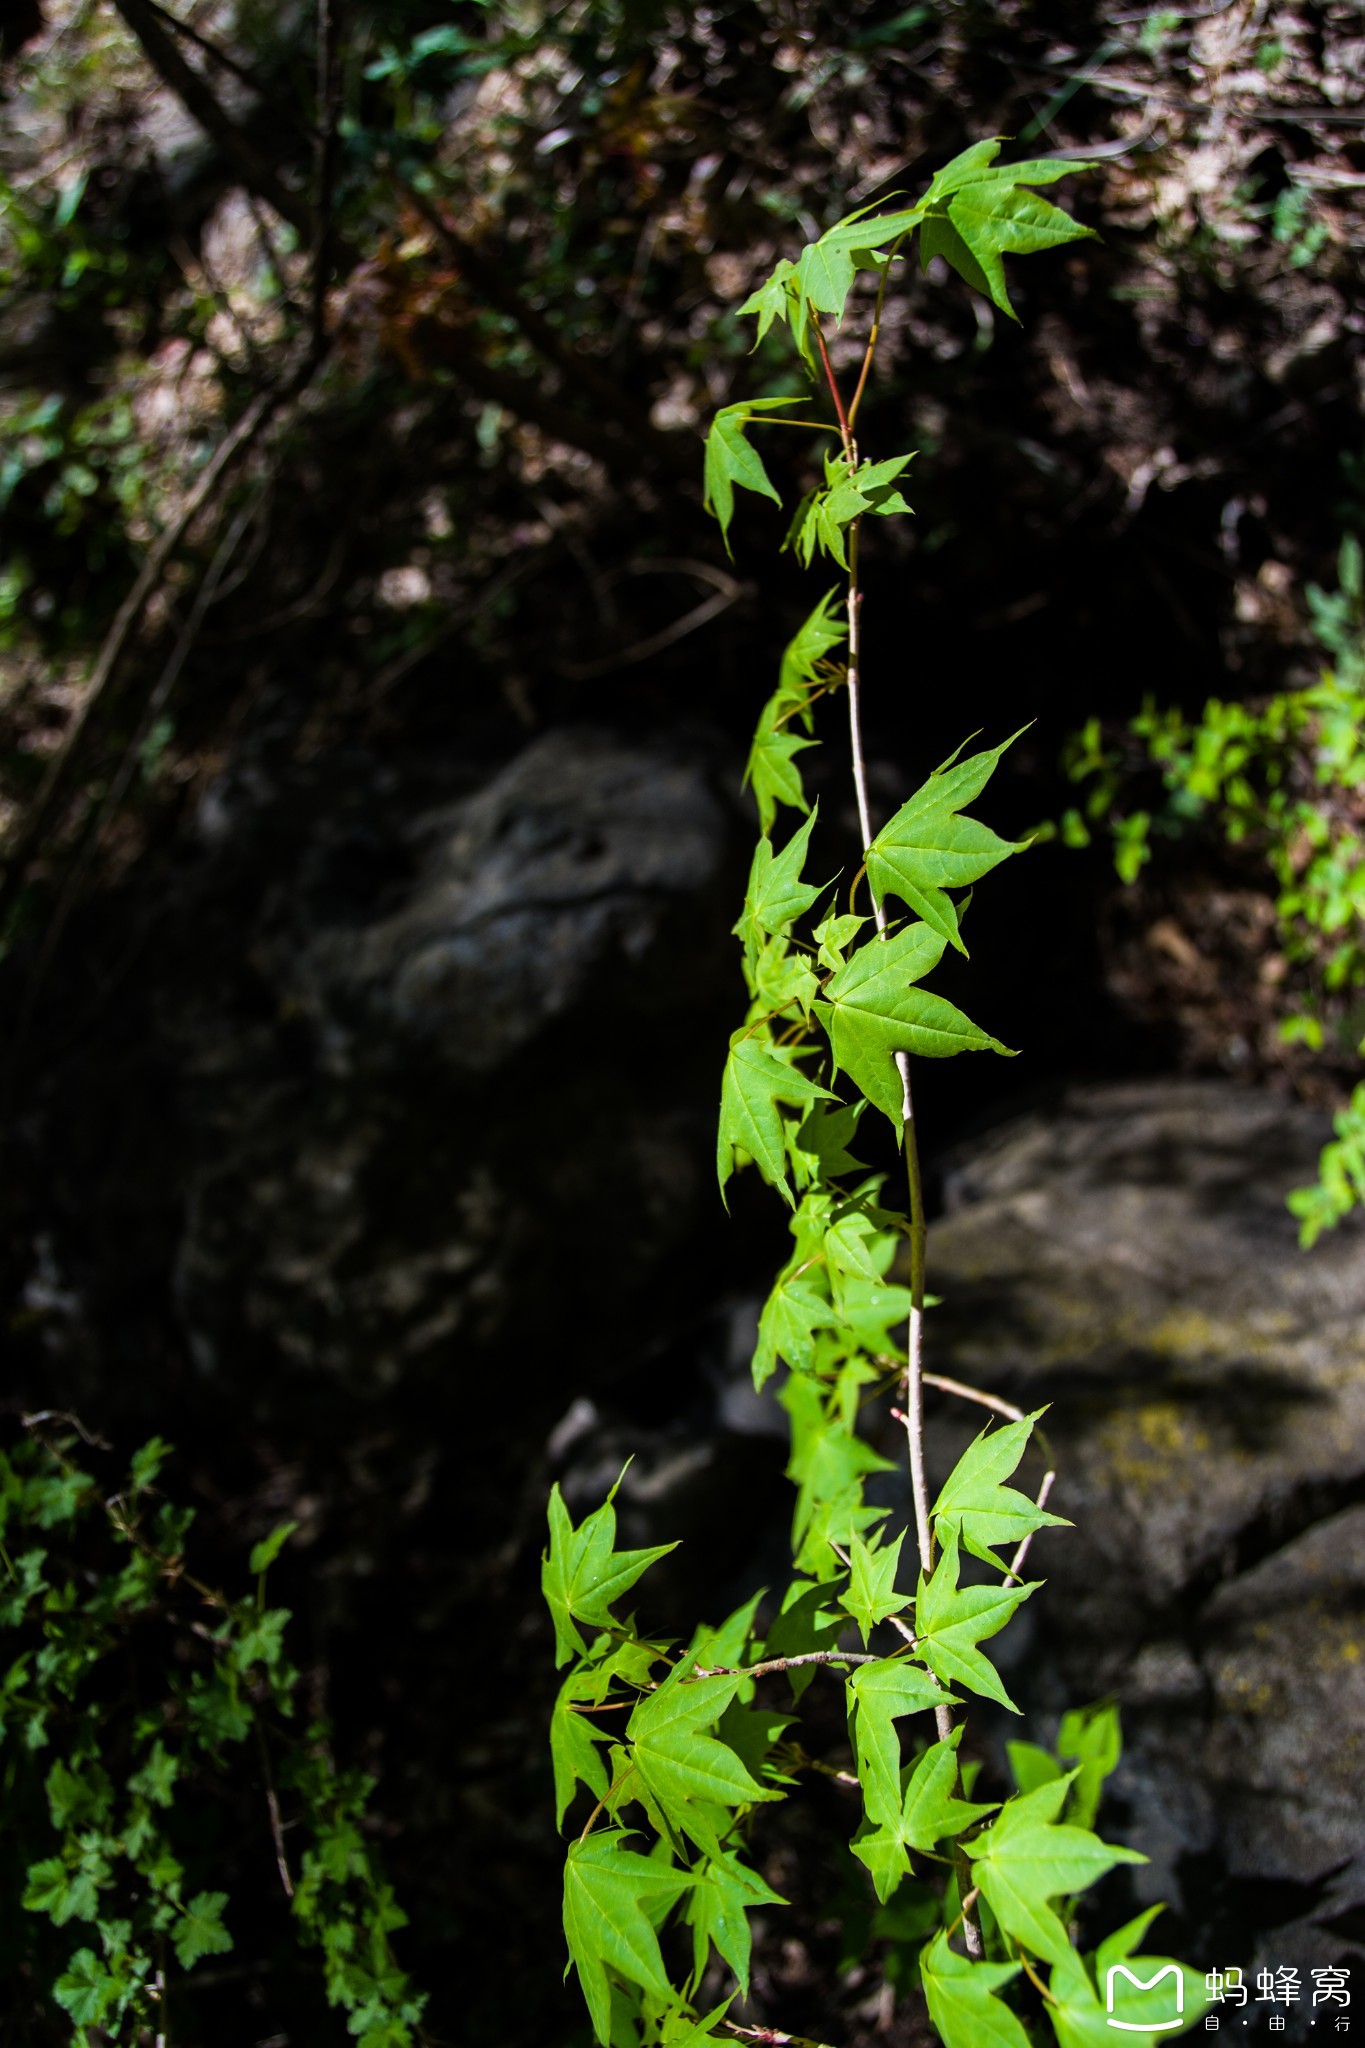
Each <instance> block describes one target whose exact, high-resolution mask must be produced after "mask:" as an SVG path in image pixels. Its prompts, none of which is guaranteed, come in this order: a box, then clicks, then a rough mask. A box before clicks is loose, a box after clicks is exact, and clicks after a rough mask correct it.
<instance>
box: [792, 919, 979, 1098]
mask: <svg viewBox="0 0 1365 2048" xmlns="http://www.w3.org/2000/svg"><path fill="white" fill-rule="evenodd" d="M943 948H944V940H943V938H942V937H941V935H940V934H939V933H937V932H934V931H931V930H930V928H929V926H928V925H927V924H912V925H907V926H906V927H905V928H904V929H903V930H902V931H899V932H896V933H895V934H894V935H893V936H892V937H891V938H890V939H872V940H869V942H868V943H867V944H866V945H865V946H860V947H859V949H858V951H857V952H856V953H854V954H852V955H851V957H850V958H849V959H848V960H847V961H846V962H845V964H844V965H843V966H842V967H841V968H840V969H839V970H838V972H837V973H836V974H835V975H833V977H832V978H831V979H830V980H829V981H828V982H826V984H825V989H824V995H823V998H822V1000H821V1001H819V1002H817V1003H815V1004H814V1005H813V1008H814V1010H815V1014H816V1016H817V1017H818V1018H819V1019H820V1022H821V1024H822V1025H823V1026H824V1028H825V1031H826V1032H827V1033H828V1035H829V1042H830V1050H831V1051H832V1052H833V1054H834V1063H835V1066H836V1067H837V1068H839V1069H840V1070H841V1071H842V1072H844V1073H846V1074H847V1075H848V1076H849V1078H850V1080H852V1081H853V1082H854V1083H855V1084H856V1085H857V1086H858V1087H859V1088H860V1089H861V1090H862V1092H863V1094H864V1095H865V1096H866V1097H867V1099H868V1101H869V1102H870V1103H872V1105H873V1107H874V1108H876V1109H879V1110H880V1111H881V1112H882V1114H883V1116H886V1117H889V1118H890V1120H891V1123H892V1125H893V1127H894V1128H895V1130H896V1132H897V1135H899V1133H900V1129H901V1109H902V1093H901V1082H900V1076H899V1074H898V1073H897V1072H896V1068H895V1055H896V1053H898V1052H907V1053H914V1054H917V1055H919V1056H920V1057H921V1058H925V1059H946V1058H949V1057H950V1056H951V1055H952V1054H953V1053H958V1052H978V1051H987V1050H989V1051H991V1052H999V1053H1004V1054H1005V1055H1006V1056H1007V1057H1012V1055H1011V1054H1010V1052H1009V1047H1008V1046H1004V1045H1001V1043H1000V1041H999V1039H996V1038H992V1037H991V1036H990V1035H989V1033H988V1032H985V1031H982V1030H981V1029H980V1028H979V1026H977V1025H975V1024H973V1023H972V1021H971V1019H970V1018H968V1017H964V1016H963V1014H962V1012H961V1011H960V1010H958V1009H955V1008H954V1007H953V1005H952V1004H951V1003H949V1002H945V1001H944V999H943V998H942V996H935V995H930V994H929V993H928V992H927V991H926V990H924V989H920V988H916V987H915V986H914V984H915V983H916V982H918V981H919V980H920V978H921V977H922V976H923V975H925V974H927V973H928V972H929V970H930V969H931V968H932V967H935V966H937V964H938V962H939V960H940V959H941V958H942V957H943Z"/></svg>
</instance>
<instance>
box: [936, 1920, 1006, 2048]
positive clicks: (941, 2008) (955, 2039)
mask: <svg viewBox="0 0 1365 2048" xmlns="http://www.w3.org/2000/svg"><path fill="white" fill-rule="evenodd" d="M919 1967H920V1976H921V1978H922V1979H923V1983H924V1996H925V1998H926V2000H927V2001H928V2005H929V2017H930V2019H931V2020H932V2021H933V2023H934V2026H935V2028H936V2029H937V2031H938V2035H939V2038H940V2040H941V2041H942V2042H943V2048H1030V2044H1029V2037H1028V2035H1027V2034H1026V2033H1025V2032H1024V2029H1023V2027H1022V2025H1021V2024H1020V2022H1019V2021H1018V2019H1017V2018H1016V2017H1015V2015H1014V2014H1013V2013H1012V2012H1011V2011H1010V2009H1009V2007H1008V2006H1007V2005H1006V2004H1005V2003H1004V2002H1003V2000H1001V1999H999V1998H997V1997H996V1995H995V1994H996V1992H997V1991H998V1990H999V1989H1000V1987H1001V1985H1002V1984H1008V1983H1009V1982H1010V1980H1011V1979H1012V1978H1014V1977H1017V1976H1018V1975H1019V1970H1020V1965H1019V1964H1018V1963H976V1962H968V1960H967V1958H966V1956H959V1955H955V1954H954V1952H953V1950H952V1949H950V1948H949V1946H948V1937H947V1935H946V1934H940V1935H939V1936H938V1938H937V1940H936V1941H932V1942H930V1943H928V1944H927V1945H926V1946H925V1948H924V1949H923V1950H922V1951H921V1954H920V1962H919Z"/></svg>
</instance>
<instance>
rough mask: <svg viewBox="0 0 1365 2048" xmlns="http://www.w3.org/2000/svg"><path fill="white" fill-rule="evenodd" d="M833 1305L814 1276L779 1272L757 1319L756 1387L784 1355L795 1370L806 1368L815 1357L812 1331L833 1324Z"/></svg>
mask: <svg viewBox="0 0 1365 2048" xmlns="http://www.w3.org/2000/svg"><path fill="white" fill-rule="evenodd" d="M834 1319H835V1318H834V1308H833V1305H832V1303H831V1302H830V1299H829V1296H828V1295H827V1294H822V1293H821V1291H820V1289H819V1287H818V1286H816V1284H815V1281H814V1279H812V1278H803V1277H802V1276H801V1275H799V1274H796V1273H792V1272H790V1271H788V1272H783V1273H779V1275H778V1277H777V1282H776V1284H775V1286H774V1287H773V1291H772V1293H771V1294H770V1295H769V1296H768V1299H767V1301H766V1302H765V1303H764V1305H763V1313H762V1315H761V1316H760V1317H759V1319H758V1343H757V1345H756V1346H755V1347H754V1357H753V1379H754V1386H755V1387H756V1388H758V1389H762V1387H763V1386H764V1385H765V1384H766V1382H767V1381H768V1380H770V1379H771V1378H772V1376H773V1374H774V1373H775V1372H776V1370H777V1365H778V1360H779V1359H782V1358H785V1359H786V1361H787V1363H788V1365H789V1366H791V1368H792V1370H793V1371H794V1372H809V1370H810V1368H811V1366H812V1364H813V1363H814V1360H815V1332H816V1331H817V1330H825V1329H829V1328H831V1327H832V1325H833V1323H834Z"/></svg>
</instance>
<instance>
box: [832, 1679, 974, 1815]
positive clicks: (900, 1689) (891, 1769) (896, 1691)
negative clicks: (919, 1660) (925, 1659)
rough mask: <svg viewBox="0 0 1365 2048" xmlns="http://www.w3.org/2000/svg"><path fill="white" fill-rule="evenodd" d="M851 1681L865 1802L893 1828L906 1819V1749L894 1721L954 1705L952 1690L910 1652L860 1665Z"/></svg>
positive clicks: (856, 1748)
mask: <svg viewBox="0 0 1365 2048" xmlns="http://www.w3.org/2000/svg"><path fill="white" fill-rule="evenodd" d="M847 1686H848V1706H849V1714H850V1716H851V1718H852V1722H853V1747H854V1753H855V1755H856V1756H857V1759H858V1781H859V1783H860V1784H861V1786H862V1788H863V1806H864V1809H865V1810H866V1813H867V1817H868V1819H869V1820H870V1821H871V1822H872V1823H873V1825H874V1826H878V1827H888V1826H889V1827H892V1828H894V1827H896V1826H897V1824H898V1823H899V1821H900V1818H901V1750H900V1737H899V1736H898V1735H897V1733H896V1727H895V1723H896V1721H897V1720H898V1719H899V1717H900V1716H901V1715H902V1714H917V1713H920V1712H922V1711H923V1710H924V1709H925V1708H926V1707H944V1706H949V1705H951V1704H953V1695H952V1694H951V1693H947V1692H945V1691H944V1690H943V1689H942V1687H941V1686H939V1685H937V1684H936V1683H935V1681H934V1680H933V1679H932V1678H931V1677H930V1675H929V1673H928V1672H927V1671H925V1670H923V1669H922V1668H921V1666H920V1665H918V1664H913V1663H911V1662H910V1661H909V1660H908V1659H907V1658H905V1657H884V1658H883V1659H882V1660H881V1662H880V1663H877V1664H860V1665H859V1666H858V1669H857V1670H856V1671H854V1672H853V1673H852V1674H851V1675H850V1677H849V1678H848V1680H847Z"/></svg>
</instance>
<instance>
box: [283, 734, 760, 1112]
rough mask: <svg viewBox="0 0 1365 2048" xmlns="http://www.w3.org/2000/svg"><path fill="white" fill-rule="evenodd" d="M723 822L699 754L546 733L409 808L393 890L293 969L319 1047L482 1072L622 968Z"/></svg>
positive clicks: (713, 860)
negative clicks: (462, 789)
mask: <svg viewBox="0 0 1365 2048" xmlns="http://www.w3.org/2000/svg"><path fill="white" fill-rule="evenodd" d="M724 833H725V821H724V817H723V814H722V812H721V808H720V805H719V803H718V802H717V799H716V797H715V796H714V794H713V793H712V790H711V788H710V786H709V784H708V781H707V778H706V775H705V773H704V770H703V768H702V766H701V764H700V763H699V762H697V761H695V760H688V759H686V758H679V757H677V756H670V755H668V754H665V753H663V752H662V751H661V750H660V749H658V748H657V747H655V748H642V747H631V746H629V745H625V744H623V743H621V742H620V741H618V740H615V739H612V738H610V737H608V736H606V735H604V734H600V733H593V732H582V731H580V732H574V731H560V732H552V733H548V734H546V735H545V736H544V737H543V738H542V739H539V740H536V741H535V742H533V744H532V745H530V746H529V747H527V749H526V751H525V752H524V753H522V754H520V755H518V756H517V758H516V759H515V760H514V761H512V762H511V763H510V764H509V765H508V766H507V767H506V768H504V769H503V770H502V772H501V773H500V774H498V775H496V776H495V777H494V778H493V780H492V781H491V782H490V783H489V784H488V785H487V786H486V787H485V788H484V789H481V790H479V791H478V792H477V794H475V795H473V796H470V797H465V798H462V799H461V800H459V801H458V802H455V803H453V804H449V805H447V806H445V807H444V808H442V809H440V810H438V811H436V812H433V813H429V814H428V815H427V816H426V817H424V818H422V819H420V820H419V821H418V824H417V826H416V828H415V831H414V837H415V838H416V839H417V841H418V843H419V844H421V845H422V846H424V848H425V854H424V858H423V859H422V862H421V865H420V867H419V869H418V872H417V874H416V875H415V877H414V878H413V880H412V882H411V884H410V886H409V887H408V888H407V889H406V891H405V893H404V897H403V900H402V901H401V902H399V903H398V904H396V905H394V906H392V907H391V908H390V909H389V910H388V911H387V912H386V914H384V915H382V916H379V917H377V918H375V919H374V920H373V922H371V923H369V924H367V925H364V926H362V927H359V928H357V927H355V926H354V925H347V926H344V927H339V928H337V929H335V930H332V931H325V932H323V933H321V934H320V935H319V936H318V937H317V938H316V939H314V940H313V942H312V943H311V944H310V945H309V947H308V948H307V951H306V953H305V954H304V957H303V960H302V963H301V968H300V975H299V980H300V985H301V988H302V990H303V991H304V999H305V1001H306V1002H307V1005H308V1007H309V1009H310V1010H311V1012H312V1013H313V1015H314V1016H315V1017H316V1018H317V1019H318V1021H319V1023H320V1024H321V1025H322V1027H323V1029H324V1031H325V1032H326V1034H327V1038H328V1044H329V1050H330V1051H331V1052H332V1054H333V1057H334V1058H335V1057H341V1058H344V1057H345V1056H346V1052H347V1050H348V1049H349V1048H350V1047H351V1046H352V1045H353V1044H354V1042H355V1040H356V1039H357V1037H363V1038H366V1039H369V1040H371V1041H377V1042H378V1043H380V1044H382V1045H383V1046H384V1047H385V1048H386V1049H388V1050H389V1051H390V1053H391V1054H394V1055H401V1053H402V1052H403V1051H404V1050H405V1049H406V1048H407V1047H409V1046H411V1044H412V1042H413V1041H414V1040H417V1041H419V1042H421V1043H422V1044H424V1045H426V1046H429V1047H431V1048H433V1049H434V1050H435V1051H436V1053H437V1055H438V1057H439V1058H440V1059H441V1060H442V1061H443V1062H445V1063H448V1064H449V1065H451V1066H453V1067H454V1068H456V1069H458V1070H459V1071H461V1072H462V1073H464V1074H467V1075H469V1076H471V1077H473V1076H476V1075H483V1074H490V1073H492V1072H494V1071H495V1070H496V1069H497V1068H499V1067H501V1066H503V1065H505V1063H506V1062H507V1061H508V1060H509V1059H510V1058H511V1057H512V1056H513V1054H515V1053H516V1052H518V1051H519V1050H520V1049H521V1048H522V1047H523V1046H525V1045H526V1044H528V1043H529V1041H530V1040H531V1039H533V1038H534V1037H535V1036H536V1034H537V1032H539V1031H540V1030H541V1029H542V1027H543V1026H544V1025H545V1024H546V1023H547V1022H548V1021H549V1020H550V1019H551V1018H553V1017H556V1016H559V1015H561V1014H562V1013H563V1012H564V1011H565V1010H567V1009H569V1008H571V1007H572V1005H573V1004H574V1003H575V1002H577V1001H578V1000H579V999H580V998H581V997H582V996H583V995H584V993H585V991H586V990H587V989H588V987H589V985H590V983H591V981H592V979H593V977H594V975H597V974H600V973H601V971H602V968H603V965H604V963H605V962H606V961H608V960H610V959H613V958H616V959H621V960H623V961H624V962H625V963H627V964H628V965H629V966H630V967H631V968H632V969H636V968H638V967H639V965H640V964H641V963H642V961H643V960H644V958H645V956H646V955H647V953H648V951H649V949H650V946H651V945H652V943H653V942H654V940H655V939H656V938H657V936H658V934H659V930H660V926H661V923H662V921H663V919H664V918H665V917H666V915H667V913H668V911H669V909H670V907H671V906H674V905H676V903H677V902H678V901H679V899H685V898H687V897H689V896H695V895H696V894H697V893H699V892H700V891H702V890H703V889H704V888H705V887H706V885H707V884H708V883H709V882H710V881H711V880H712V879H713V877H714V875H715V872H716V868H717V865H718V861H719V857H720V851H721V848H722V845H723V843H724Z"/></svg>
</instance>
